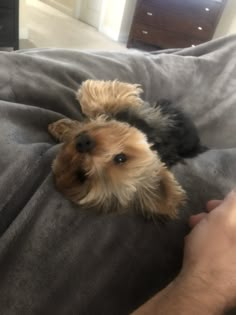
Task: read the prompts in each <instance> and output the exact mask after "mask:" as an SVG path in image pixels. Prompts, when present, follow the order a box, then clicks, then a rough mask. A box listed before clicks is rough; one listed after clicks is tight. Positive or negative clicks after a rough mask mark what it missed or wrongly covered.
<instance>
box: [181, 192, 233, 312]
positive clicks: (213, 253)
mask: <svg viewBox="0 0 236 315" xmlns="http://www.w3.org/2000/svg"><path fill="white" fill-rule="evenodd" d="M207 210H208V211H209V213H200V214H198V215H196V216H193V217H191V218H190V226H192V227H193V230H192V232H191V233H190V234H189V235H188V236H187V237H186V240H185V254H184V262H183V268H182V271H181V273H180V275H179V276H178V278H177V279H176V280H177V282H178V281H179V279H181V281H182V282H183V283H184V284H185V287H186V286H187V287H188V289H189V290H191V287H194V290H202V291H204V292H205V295H206V297H207V298H208V299H210V300H212V301H215V303H210V304H213V305H215V307H217V308H218V309H219V308H220V307H222V308H226V307H229V306H235V304H236V191H232V192H231V193H230V194H229V195H228V196H227V197H226V198H225V199H224V200H223V201H222V200H212V201H210V202H208V204H207ZM183 279H184V281H183ZM206 288H207V290H206ZM185 290H186V288H185ZM201 296H202V298H203V300H204V296H203V294H202V295H201ZM203 302H204V301H203ZM206 302H207V301H206ZM207 304H209V303H207Z"/></svg>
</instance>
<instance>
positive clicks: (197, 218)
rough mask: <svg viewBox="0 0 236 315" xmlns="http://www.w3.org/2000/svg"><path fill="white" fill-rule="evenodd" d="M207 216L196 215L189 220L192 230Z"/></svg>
mask: <svg viewBox="0 0 236 315" xmlns="http://www.w3.org/2000/svg"><path fill="white" fill-rule="evenodd" d="M206 216H207V213H204V212H202V213H199V214H196V215H192V216H191V217H190V218H189V225H190V227H191V228H193V227H194V226H195V225H197V224H198V223H199V222H200V221H201V220H202V219H204V218H205V217H206Z"/></svg>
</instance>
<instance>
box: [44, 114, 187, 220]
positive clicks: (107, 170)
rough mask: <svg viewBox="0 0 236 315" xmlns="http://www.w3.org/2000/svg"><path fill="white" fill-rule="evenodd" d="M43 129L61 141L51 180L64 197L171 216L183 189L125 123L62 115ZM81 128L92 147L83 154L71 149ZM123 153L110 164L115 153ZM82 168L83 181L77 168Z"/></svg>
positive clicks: (106, 208) (111, 208)
mask: <svg viewBox="0 0 236 315" xmlns="http://www.w3.org/2000/svg"><path fill="white" fill-rule="evenodd" d="M49 132H51V134H52V135H53V136H54V137H55V138H57V139H58V140H60V141H65V144H64V145H63V147H62V149H61V151H60V152H59V154H58V156H57V157H56V159H55V161H54V163H53V172H54V174H55V180H56V185H57V187H58V189H59V190H60V191H61V192H62V193H64V194H65V195H66V196H67V197H68V198H69V199H70V200H72V201H74V202H75V203H77V204H80V205H84V206H86V207H87V208H88V207H94V208H96V209H98V210H100V211H103V212H109V211H119V212H129V211H132V210H135V211H140V212H142V213H143V214H145V215H147V216H151V217H152V216H154V215H158V214H164V215H167V216H169V217H172V218H173V217H175V216H176V214H177V209H178V208H179V207H180V206H181V205H183V202H184V199H185V193H184V191H183V190H182V188H181V187H180V185H179V184H178V183H177V181H176V179H175V178H174V176H173V174H172V173H171V172H170V171H169V170H168V169H167V168H166V167H165V165H164V164H163V163H162V162H161V161H160V159H159V157H158V155H157V154H156V153H155V152H153V151H152V150H151V149H150V144H148V142H147V139H146V136H145V135H144V134H143V133H142V132H140V131H139V130H138V129H136V128H134V127H131V126H130V125H129V124H126V123H122V122H118V121H115V120H108V119H107V118H106V117H105V116H99V117H97V118H96V119H94V120H91V121H87V122H85V123H84V124H83V123H78V122H73V121H69V120H66V121H65V119H63V120H60V121H58V122H56V123H53V124H51V125H50V126H49ZM81 132H86V133H87V134H89V136H90V137H91V138H92V139H94V140H95V142H96V146H95V148H94V149H93V150H92V151H91V152H89V153H79V152H78V151H77V150H76V139H77V135H78V134H79V133H81ZM120 153H124V154H126V156H127V157H128V159H127V161H126V162H125V163H124V164H121V165H120V164H119V165H117V164H115V163H114V161H113V158H114V156H115V155H117V154H120ZM81 171H83V172H84V173H86V176H87V179H86V181H85V182H84V183H81V182H80V181H79V180H78V177H77V172H81Z"/></svg>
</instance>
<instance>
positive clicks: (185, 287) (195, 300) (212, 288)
mask: <svg viewBox="0 0 236 315" xmlns="http://www.w3.org/2000/svg"><path fill="white" fill-rule="evenodd" d="M172 286H173V287H172V288H171V290H173V291H176V292H178V294H179V295H180V296H182V299H186V301H188V302H187V303H188V305H190V303H189V301H191V308H192V309H196V310H197V312H196V314H200V313H201V312H202V314H205V315H208V314H209V315H220V314H223V312H224V310H225V309H226V307H227V302H226V299H225V297H224V292H222V291H221V290H219V288H218V287H217V286H216V285H215V280H214V279H213V278H212V279H211V277H210V276H209V275H206V274H203V273H200V272H192V273H191V274H190V272H183V271H182V272H181V273H180V274H179V276H178V277H177V278H176V279H175V280H174V282H173V284H172Z"/></svg>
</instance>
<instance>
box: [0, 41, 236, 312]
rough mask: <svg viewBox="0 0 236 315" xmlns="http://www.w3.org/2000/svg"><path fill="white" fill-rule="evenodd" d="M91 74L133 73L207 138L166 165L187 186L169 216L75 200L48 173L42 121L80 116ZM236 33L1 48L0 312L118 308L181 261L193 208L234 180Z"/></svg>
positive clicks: (130, 304) (166, 278)
mask: <svg viewBox="0 0 236 315" xmlns="http://www.w3.org/2000/svg"><path fill="white" fill-rule="evenodd" d="M88 78H96V79H103V80H107V79H111V80H113V79H119V80H122V81H127V82H132V83H140V84H141V85H142V86H143V88H144V95H143V97H144V99H145V100H147V101H154V100H157V99H160V98H165V99H170V100H172V101H173V102H174V103H175V104H176V105H177V106H179V107H180V108H182V109H183V110H184V111H186V112H187V113H188V114H189V115H190V116H191V117H192V118H193V120H194V121H195V123H196V125H197V127H198V128H199V133H200V136H201V139H202V142H203V144H205V145H207V146H209V147H210V148H211V149H210V150H209V151H208V152H206V153H204V154H202V155H200V156H198V157H197V158H194V159H189V160H187V161H186V163H185V164H179V165H177V166H176V167H175V168H174V169H173V171H174V172H175V174H176V176H177V177H178V179H179V181H180V182H181V184H182V185H183V186H184V188H185V189H186V190H187V192H188V205H187V211H186V212H185V211H183V212H182V213H181V214H180V218H179V219H178V220H176V221H171V222H153V221H147V220H145V219H143V218H142V217H139V216H132V215H117V214H115V213H112V214H109V215H98V214H95V213H93V212H91V211H89V209H88V211H87V212H86V211H81V210H80V209H79V207H77V206H75V205H73V204H71V203H70V202H69V201H68V200H66V199H65V198H64V197H63V196H62V195H61V194H60V193H58V192H57V191H56V189H55V187H54V184H53V177H52V173H51V162H52V160H53V158H54V157H55V155H56V153H57V151H58V149H59V145H58V144H56V143H55V142H54V141H53V139H52V138H51V137H50V135H49V134H48V133H47V125H48V124H49V123H51V122H53V121H56V120H58V119H60V118H63V117H65V116H66V117H70V118H74V119H77V118H78V119H79V118H81V113H80V107H79V105H78V104H77V102H76V100H75V96H74V91H75V90H76V89H77V88H78V86H79V84H80V83H81V81H83V80H85V79H88ZM235 87H236V37H228V38H223V39H219V40H216V41H213V42H210V43H207V44H203V45H201V46H198V47H195V48H188V49H184V50H168V51H162V52H156V53H152V54H150V53H141V52H136V51H129V52H127V53H126V52H125V53H124V52H122V53H117V52H116V53H107V52H83V51H77V50H64V49H38V50H37V49H36V50H28V51H27V50H26V51H19V52H14V53H4V52H1V53H0V148H1V149H0V150H1V151H0V152H1V154H0V172H1V176H0V314H3V315H18V314H19V315H21V314H24V315H32V314H43V315H47V314H50V315H54V314H55V315H65V314H66V315H74V314H76V315H77V314H79V315H123V314H128V313H129V312H130V311H132V310H133V309H134V308H136V307H137V306H138V305H140V304H141V303H143V302H144V301H145V300H146V299H147V298H149V297H150V296H151V295H152V294H154V293H155V292H157V291H158V290H160V289H161V288H163V287H164V286H165V285H166V284H167V283H169V282H170V281H171V280H172V279H173V277H174V276H175V275H176V274H177V273H178V271H179V268H180V267H181V260H182V251H183V238H184V235H185V234H186V233H187V232H188V226H187V224H186V220H187V218H188V216H189V215H190V213H195V212H199V211H201V210H203V209H204V208H205V202H206V201H207V200H208V199H211V198H222V197H223V196H225V194H226V193H228V192H229V191H230V189H231V188H233V187H234V186H235V184H236V137H235V132H236V125H235V121H236V108H235V106H236V89H235Z"/></svg>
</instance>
